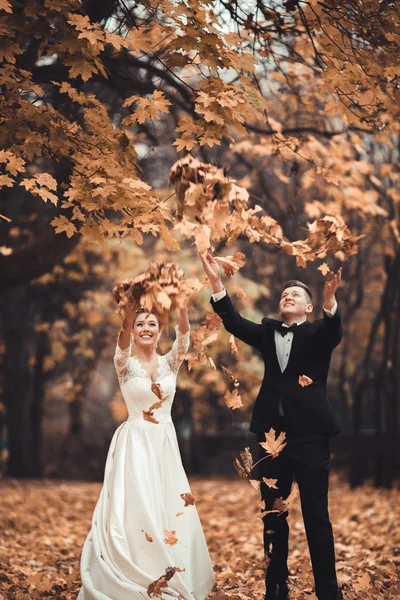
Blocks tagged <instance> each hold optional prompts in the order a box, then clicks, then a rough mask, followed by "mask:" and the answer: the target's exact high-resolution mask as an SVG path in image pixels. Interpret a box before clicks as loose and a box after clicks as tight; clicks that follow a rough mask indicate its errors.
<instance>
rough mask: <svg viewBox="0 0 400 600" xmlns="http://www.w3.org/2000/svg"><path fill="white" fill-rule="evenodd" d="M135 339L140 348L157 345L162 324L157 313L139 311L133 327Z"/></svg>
mask: <svg viewBox="0 0 400 600" xmlns="http://www.w3.org/2000/svg"><path fill="white" fill-rule="evenodd" d="M132 334H133V339H134V342H135V344H136V345H137V346H138V347H139V348H149V347H152V346H154V347H156V346H157V342H158V339H159V337H160V334H161V330H160V324H159V322H158V319H157V317H156V316H155V315H153V314H151V313H139V314H138V316H137V317H136V319H135V323H134V325H133V329H132Z"/></svg>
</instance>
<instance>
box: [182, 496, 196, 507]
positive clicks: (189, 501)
mask: <svg viewBox="0 0 400 600" xmlns="http://www.w3.org/2000/svg"><path fill="white" fill-rule="evenodd" d="M181 498H182V500H184V501H185V507H186V506H193V505H194V496H193V495H192V494H191V493H186V494H181Z"/></svg>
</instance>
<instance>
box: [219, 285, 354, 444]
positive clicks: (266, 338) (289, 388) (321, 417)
mask: <svg viewBox="0 0 400 600" xmlns="http://www.w3.org/2000/svg"><path fill="white" fill-rule="evenodd" d="M211 304H212V306H213V308H214V310H215V312H216V313H217V314H218V315H219V316H220V317H221V319H222V321H223V324H224V327H225V329H226V330H227V331H229V333H233V335H234V336H235V337H237V338H239V339H240V340H242V341H243V342H245V343H246V344H249V345H250V346H253V347H254V348H256V349H257V350H258V351H259V352H260V353H261V355H262V357H263V360H264V364H265V372H264V379H263V382H262V385H261V389H260V392H259V394H258V396H257V399H256V402H255V405H254V409H253V416H252V420H251V425H250V431H252V432H253V433H261V432H264V431H269V429H270V428H271V427H273V428H274V429H277V428H278V427H279V408H278V405H279V400H280V401H281V402H282V406H283V412H284V415H285V423H286V428H287V431H289V432H291V433H293V434H307V433H318V434H324V435H337V434H338V433H340V432H341V428H340V425H339V423H338V421H337V418H336V416H335V414H334V412H333V410H332V407H331V404H330V402H329V400H328V398H327V395H326V380H327V376H328V370H329V363H330V360H331V354H332V351H333V349H334V348H335V347H336V346H337V345H338V344H339V343H340V340H341V339H342V335H343V329H342V320H341V314H340V310H339V307H338V309H337V312H336V314H335V316H333V317H328V316H327V315H325V313H324V317H323V319H319V320H318V321H315V322H314V323H309V322H308V321H306V322H305V323H302V324H301V325H298V326H297V327H296V330H295V331H294V334H293V336H294V337H293V342H292V348H291V353H290V357H289V362H288V365H287V367H286V369H285V370H284V372H283V373H282V372H281V369H280V367H279V363H278V358H277V355H276V347H275V330H276V327H277V326H278V325H279V323H280V321H276V320H275V319H268V318H264V319H263V320H262V322H261V323H260V324H257V323H254V322H252V321H249V320H247V319H244V318H243V317H242V316H241V315H240V314H239V313H238V311H237V310H236V309H235V308H234V306H233V304H232V301H231V299H230V297H229V295H228V294H227V295H226V296H225V297H224V298H222V299H221V300H218V302H214V300H211ZM300 375H307V376H308V377H310V378H311V379H312V381H313V382H312V384H311V385H309V386H306V387H302V386H301V385H300V384H299V376H300Z"/></svg>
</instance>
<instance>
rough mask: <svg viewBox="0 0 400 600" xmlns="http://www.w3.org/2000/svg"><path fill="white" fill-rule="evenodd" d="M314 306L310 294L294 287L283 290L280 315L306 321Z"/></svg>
mask: <svg viewBox="0 0 400 600" xmlns="http://www.w3.org/2000/svg"><path fill="white" fill-rule="evenodd" d="M312 309H313V306H312V304H311V302H310V298H309V297H308V294H307V292H306V291H305V290H303V288H301V287H299V286H297V285H294V286H293V287H288V288H286V289H285V290H283V292H282V295H281V299H280V302H279V313H280V315H281V317H283V318H285V317H290V318H291V319H293V318H294V317H296V318H297V319H298V320H300V319H305V318H306V317H307V315H308V314H309V313H310V312H312Z"/></svg>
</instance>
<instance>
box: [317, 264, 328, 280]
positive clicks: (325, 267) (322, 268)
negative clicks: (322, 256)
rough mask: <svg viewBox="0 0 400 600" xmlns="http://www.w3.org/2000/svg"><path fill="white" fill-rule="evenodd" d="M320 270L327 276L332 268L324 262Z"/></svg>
mask: <svg viewBox="0 0 400 600" xmlns="http://www.w3.org/2000/svg"><path fill="white" fill-rule="evenodd" d="M318 271H321V273H322V275H323V276H324V277H325V275H327V274H328V273H329V271H330V268H329V267H328V265H327V264H326V263H322V265H321V266H319V267H318Z"/></svg>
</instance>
